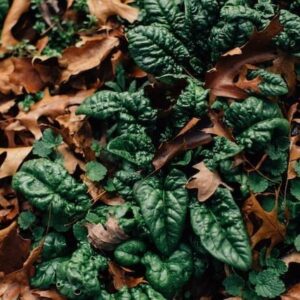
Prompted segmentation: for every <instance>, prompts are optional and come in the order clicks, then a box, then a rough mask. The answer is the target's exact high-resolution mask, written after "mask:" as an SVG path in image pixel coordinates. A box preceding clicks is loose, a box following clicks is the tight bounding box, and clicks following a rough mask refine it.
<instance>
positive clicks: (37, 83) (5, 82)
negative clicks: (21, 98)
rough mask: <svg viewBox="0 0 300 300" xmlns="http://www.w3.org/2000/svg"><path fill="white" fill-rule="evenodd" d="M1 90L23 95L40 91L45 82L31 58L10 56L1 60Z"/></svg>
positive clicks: (6, 92) (4, 92)
mask: <svg viewBox="0 0 300 300" xmlns="http://www.w3.org/2000/svg"><path fill="white" fill-rule="evenodd" d="M0 72H1V76H0V92H1V93H2V94H4V95H7V94H10V93H14V94H15V95H21V94H23V93H24V89H25V91H26V92H28V93H36V92H38V91H40V90H41V89H42V88H43V86H44V82H43V81H42V80H41V78H40V76H39V74H38V72H37V71H36V70H35V69H34V67H33V65H32V63H31V60H30V59H29V58H17V57H10V58H7V59H4V60H2V61H1V62H0Z"/></svg>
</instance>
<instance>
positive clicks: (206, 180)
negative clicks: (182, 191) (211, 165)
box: [186, 162, 222, 202]
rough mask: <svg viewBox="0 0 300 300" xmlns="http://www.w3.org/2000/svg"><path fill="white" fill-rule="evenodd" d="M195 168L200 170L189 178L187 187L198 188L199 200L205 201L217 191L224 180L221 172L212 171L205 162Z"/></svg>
mask: <svg viewBox="0 0 300 300" xmlns="http://www.w3.org/2000/svg"><path fill="white" fill-rule="evenodd" d="M193 168H194V169H197V170H199V172H198V173H197V174H195V175H194V176H193V177H192V178H190V179H189V181H188V183H187V184H186V188H187V189H198V194H197V198H198V201H200V202H204V201H206V200H207V199H208V198H209V197H210V196H212V195H213V194H214V193H215V191H216V190H217V188H218V187H219V185H220V184H222V181H221V178H220V176H219V174H218V173H216V172H212V171H210V170H209V169H208V168H207V167H206V166H205V164H204V162H201V163H199V164H196V165H194V166H193Z"/></svg>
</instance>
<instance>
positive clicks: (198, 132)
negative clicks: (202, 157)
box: [152, 118, 212, 171]
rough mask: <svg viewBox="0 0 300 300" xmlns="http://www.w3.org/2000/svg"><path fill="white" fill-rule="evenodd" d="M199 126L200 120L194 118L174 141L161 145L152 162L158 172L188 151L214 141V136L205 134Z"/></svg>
mask: <svg viewBox="0 0 300 300" xmlns="http://www.w3.org/2000/svg"><path fill="white" fill-rule="evenodd" d="M198 124H200V120H199V119H196V118H193V119H192V120H190V121H189V122H188V123H187V125H186V126H185V127H184V128H183V129H182V130H181V131H180V132H179V134H178V135H177V136H176V137H175V138H174V139H172V140H171V141H169V142H165V143H162V144H161V145H160V147H159V149H158V150H157V152H156V154H155V156H154V159H153V162H152V164H153V166H154V168H155V170H156V171H157V170H159V169H161V168H162V167H163V166H164V165H165V164H166V163H168V162H169V161H170V160H171V159H173V158H174V157H175V156H177V155H180V154H181V153H184V152H185V151H186V150H189V149H194V148H196V147H199V146H200V145H204V144H208V143H210V142H211V141H212V136H211V135H210V134H208V133H205V132H203V130H202V129H200V128H199V127H198V126H197V125H198Z"/></svg>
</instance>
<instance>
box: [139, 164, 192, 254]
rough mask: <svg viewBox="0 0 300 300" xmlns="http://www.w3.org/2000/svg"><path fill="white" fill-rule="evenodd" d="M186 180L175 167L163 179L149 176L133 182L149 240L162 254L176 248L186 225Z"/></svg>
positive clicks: (187, 199)
mask: <svg viewBox="0 0 300 300" xmlns="http://www.w3.org/2000/svg"><path fill="white" fill-rule="evenodd" d="M185 183H186V177H185V175H184V173H182V172H181V171H179V170H176V169H174V170H172V171H171V172H170V173H169V175H168V176H167V177H166V178H164V179H162V178H160V177H157V176H155V177H154V176H152V177H148V178H146V179H145V180H143V181H140V182H137V183H136V185H135V189H134V196H135V199H136V201H137V202H138V203H139V205H140V207H141V212H142V215H143V217H144V219H145V223H146V225H147V227H148V229H149V231H150V234H151V237H152V240H153V242H154V243H155V246H156V247H157V249H158V250H159V251H160V252H161V253H162V254H165V255H168V254H170V253H172V251H174V250H175V249H176V246H177V245H178V243H179V240H180V238H181V234H182V231H183V227H184V224H185V219H186V213H187V206H188V201H189V198H188V193H187V191H186V189H185V187H184V185H185Z"/></svg>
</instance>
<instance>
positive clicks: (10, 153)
mask: <svg viewBox="0 0 300 300" xmlns="http://www.w3.org/2000/svg"><path fill="white" fill-rule="evenodd" d="M31 149H32V147H31V146H30V147H17V148H0V155H1V154H3V153H6V157H5V160H4V162H3V163H2V165H1V169H0V179H1V178H4V177H7V176H12V175H14V174H15V173H16V171H17V170H18V168H19V166H20V165H21V163H22V162H23V160H24V159H25V158H26V156H27V155H28V154H29V153H30V152H31Z"/></svg>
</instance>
